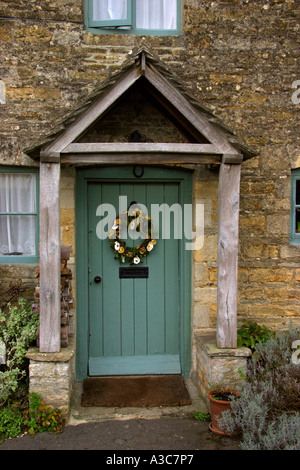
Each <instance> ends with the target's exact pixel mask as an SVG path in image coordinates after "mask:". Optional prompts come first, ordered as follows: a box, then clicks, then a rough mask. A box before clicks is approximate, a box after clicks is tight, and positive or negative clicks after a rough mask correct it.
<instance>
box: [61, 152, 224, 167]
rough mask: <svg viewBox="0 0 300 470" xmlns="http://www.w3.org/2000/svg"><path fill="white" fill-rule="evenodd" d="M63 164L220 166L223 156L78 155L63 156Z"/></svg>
mask: <svg viewBox="0 0 300 470" xmlns="http://www.w3.org/2000/svg"><path fill="white" fill-rule="evenodd" d="M61 164H67V165H83V166H85V165H103V164H110V165H113V164H118V165H131V164H143V165H147V164H148V165H161V164H194V165H196V164H199V165H220V164H221V156H218V155H201V154H200V155H199V154H180V153H178V154H172V153H168V154H167V153H151V154H145V153H127V154H124V155H122V154H120V153H115V154H113V153H105V152H104V153H100V154H98V153H95V154H89V153H86V154H85V153H82V154H81V153H76V154H63V155H62V157H61Z"/></svg>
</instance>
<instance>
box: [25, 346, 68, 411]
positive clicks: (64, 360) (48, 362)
mask: <svg viewBox="0 0 300 470" xmlns="http://www.w3.org/2000/svg"><path fill="white" fill-rule="evenodd" d="M74 349H75V348H74V338H73V337H71V338H70V342H69V345H68V346H67V347H66V348H62V349H61V351H60V352H55V353H42V352H40V351H39V349H38V348H37V347H32V348H30V349H29V350H28V352H27V354H26V357H27V359H29V361H30V365H29V391H30V392H35V393H38V394H39V395H41V397H42V398H43V400H45V402H46V404H47V405H50V406H52V407H53V408H59V409H60V410H61V411H62V413H63V416H64V417H65V418H66V419H68V416H69V413H70V399H71V390H72V374H71V367H72V365H71V361H72V358H73V357H74Z"/></svg>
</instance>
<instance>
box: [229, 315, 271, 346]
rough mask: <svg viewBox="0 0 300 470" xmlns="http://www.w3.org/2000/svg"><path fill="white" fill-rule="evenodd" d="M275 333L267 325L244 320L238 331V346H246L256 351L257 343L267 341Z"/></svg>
mask: <svg viewBox="0 0 300 470" xmlns="http://www.w3.org/2000/svg"><path fill="white" fill-rule="evenodd" d="M274 334H275V333H274V332H273V331H271V330H269V329H268V328H267V327H266V326H265V325H258V324H257V323H255V322H252V321H247V320H244V321H243V323H242V326H241V327H240V328H239V329H238V331H237V347H238V348H241V347H242V346H246V347H247V348H250V349H251V351H254V350H255V349H256V344H257V343H262V342H264V341H267V340H268V339H269V338H271V337H272V336H274Z"/></svg>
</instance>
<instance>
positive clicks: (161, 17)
mask: <svg viewBox="0 0 300 470" xmlns="http://www.w3.org/2000/svg"><path fill="white" fill-rule="evenodd" d="M93 12H94V18H93V19H94V20H121V19H125V18H126V16H127V1H126V0H93ZM176 25H177V0H136V28H138V29H176Z"/></svg>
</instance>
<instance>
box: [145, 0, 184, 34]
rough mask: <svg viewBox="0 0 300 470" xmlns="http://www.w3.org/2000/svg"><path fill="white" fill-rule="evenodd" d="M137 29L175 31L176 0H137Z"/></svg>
mask: <svg viewBox="0 0 300 470" xmlns="http://www.w3.org/2000/svg"><path fill="white" fill-rule="evenodd" d="M136 27H137V28H138V29H176V27H177V0H137V1H136Z"/></svg>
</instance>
